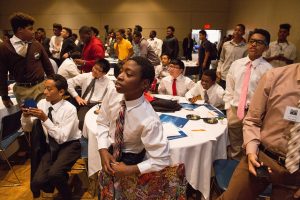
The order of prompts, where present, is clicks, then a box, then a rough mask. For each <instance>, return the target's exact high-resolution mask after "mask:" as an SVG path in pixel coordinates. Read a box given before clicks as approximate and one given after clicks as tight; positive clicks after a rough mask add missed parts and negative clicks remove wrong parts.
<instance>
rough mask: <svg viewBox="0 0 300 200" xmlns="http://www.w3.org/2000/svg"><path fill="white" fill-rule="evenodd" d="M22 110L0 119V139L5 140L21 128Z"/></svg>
mask: <svg viewBox="0 0 300 200" xmlns="http://www.w3.org/2000/svg"><path fill="white" fill-rule="evenodd" d="M21 115H22V111H20V110H19V111H17V112H15V113H13V114H10V115H6V116H4V117H3V118H2V121H1V131H0V141H2V140H5V139H6V138H8V137H9V136H11V135H12V134H14V133H16V132H17V131H18V130H19V129H20V128H21Z"/></svg>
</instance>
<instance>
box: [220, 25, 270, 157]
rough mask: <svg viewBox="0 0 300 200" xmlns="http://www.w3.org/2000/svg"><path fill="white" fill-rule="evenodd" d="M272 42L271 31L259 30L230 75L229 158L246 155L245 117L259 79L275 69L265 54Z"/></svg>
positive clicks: (227, 103)
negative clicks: (266, 59)
mask: <svg viewBox="0 0 300 200" xmlns="http://www.w3.org/2000/svg"><path fill="white" fill-rule="evenodd" d="M269 43H270V34H269V32H268V31H266V30H263V29H255V30H254V31H253V32H252V33H251V35H250V39H249V41H248V56H247V57H245V58H242V59H239V60H236V61H234V62H233V63H232V65H231V67H230V69H229V72H228V75H227V78H226V80H227V81H226V90H225V95H224V102H225V109H226V110H227V118H228V135H229V141H230V148H229V157H231V158H233V159H237V160H240V159H241V157H242V156H243V154H244V153H243V150H242V144H243V123H242V122H243V118H244V116H245V114H246V112H247V110H248V107H249V105H250V102H251V98H252V95H253V93H254V90H255V88H256V86H257V83H258V81H259V80H260V78H261V76H262V75H263V74H264V73H265V72H266V71H267V70H269V69H270V68H272V66H271V65H270V64H269V63H268V62H267V61H265V60H264V59H263V57H262V54H263V52H264V51H266V50H267V49H268V45H269Z"/></svg>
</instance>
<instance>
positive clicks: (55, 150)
mask: <svg viewBox="0 0 300 200" xmlns="http://www.w3.org/2000/svg"><path fill="white" fill-rule="evenodd" d="M52 110H53V108H52V107H49V108H48V118H49V119H50V120H51V121H52V122H53V119H52V113H51V112H52ZM48 140H49V147H50V157H51V160H52V161H54V160H56V157H57V153H58V150H59V144H58V143H57V142H56V141H55V139H54V138H53V137H51V136H50V135H49V134H48Z"/></svg>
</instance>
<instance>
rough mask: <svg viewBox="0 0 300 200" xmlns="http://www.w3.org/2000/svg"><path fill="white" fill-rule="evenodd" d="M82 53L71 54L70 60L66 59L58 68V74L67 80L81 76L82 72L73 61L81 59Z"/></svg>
mask: <svg viewBox="0 0 300 200" xmlns="http://www.w3.org/2000/svg"><path fill="white" fill-rule="evenodd" d="M80 58H81V53H80V52H79V51H75V52H73V53H71V54H70V58H67V59H65V60H64V61H63V62H62V63H61V65H60V66H59V68H58V71H57V73H58V74H60V75H62V76H63V77H65V78H66V79H67V80H68V79H70V78H73V77H75V76H77V75H79V74H80V70H79V69H78V67H77V65H76V64H75V62H74V60H73V59H80Z"/></svg>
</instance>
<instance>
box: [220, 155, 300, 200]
mask: <svg viewBox="0 0 300 200" xmlns="http://www.w3.org/2000/svg"><path fill="white" fill-rule="evenodd" d="M258 159H259V160H260V161H261V162H263V163H264V165H266V166H268V167H270V168H271V170H272V174H271V180H270V182H268V181H263V180H260V179H258V178H256V177H255V176H253V175H252V174H250V173H249V170H248V161H247V157H246V156H244V157H243V158H242V160H241V161H240V163H239V165H238V166H237V168H236V169H235V171H234V173H233V175H232V177H231V180H230V182H229V186H228V189H227V190H226V191H225V192H224V193H223V194H222V195H221V196H220V197H219V198H218V200H255V199H256V197H257V196H258V195H259V194H261V193H262V192H263V191H264V190H265V188H266V187H267V186H268V185H269V184H270V183H272V195H271V199H272V200H290V199H294V198H293V195H294V193H295V192H296V190H297V188H299V186H297V187H295V184H297V183H298V184H299V183H300V170H298V171H296V172H295V173H293V174H290V173H289V172H288V171H287V170H286V169H285V168H284V167H282V166H280V165H279V164H278V163H277V162H276V161H275V160H273V159H271V158H270V157H268V156H267V155H266V154H264V153H263V152H259V154H258Z"/></svg>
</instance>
